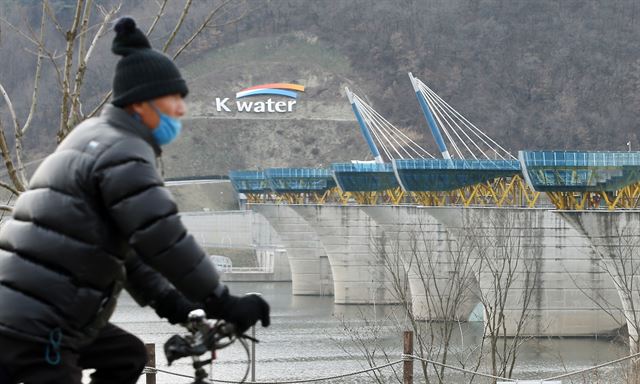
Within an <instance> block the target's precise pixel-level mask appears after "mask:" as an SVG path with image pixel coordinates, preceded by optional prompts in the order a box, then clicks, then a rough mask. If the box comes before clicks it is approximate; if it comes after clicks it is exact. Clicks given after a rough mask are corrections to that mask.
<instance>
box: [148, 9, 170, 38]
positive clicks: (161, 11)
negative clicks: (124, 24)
mask: <svg viewBox="0 0 640 384" xmlns="http://www.w3.org/2000/svg"><path fill="white" fill-rule="evenodd" d="M168 1H169V0H164V1H163V2H162V4H160V9H158V13H157V14H156V17H155V18H154V19H153V23H151V26H150V27H149V29H148V30H147V36H150V35H151V33H152V32H153V30H154V29H155V28H156V25H157V24H158V20H160V18H161V17H162V15H163V14H164V8H165V7H166V6H167V2H168Z"/></svg>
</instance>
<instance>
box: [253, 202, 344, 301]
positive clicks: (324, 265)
mask: <svg viewBox="0 0 640 384" xmlns="http://www.w3.org/2000/svg"><path fill="white" fill-rule="evenodd" d="M250 208H251V209H252V210H253V211H255V212H258V213H260V214H261V215H262V216H264V217H265V218H266V220H267V221H269V223H271V226H272V227H273V228H274V229H275V230H276V232H277V233H278V236H279V238H280V240H281V241H282V245H283V246H284V247H285V248H286V249H287V256H288V259H289V265H290V267H291V281H292V288H291V290H292V293H293V294H294V295H321V296H322V295H332V294H333V278H332V275H331V267H330V265H329V261H328V258H327V254H326V253H325V251H324V247H323V246H322V243H320V240H319V239H318V235H317V234H316V232H315V231H314V230H313V229H312V228H311V227H310V226H309V224H308V223H307V222H306V221H305V220H304V219H303V218H302V217H300V215H298V214H297V213H296V212H295V211H294V210H292V209H291V208H290V207H289V206H287V205H282V204H251V205H250Z"/></svg>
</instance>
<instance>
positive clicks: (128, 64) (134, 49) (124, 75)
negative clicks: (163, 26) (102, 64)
mask: <svg viewBox="0 0 640 384" xmlns="http://www.w3.org/2000/svg"><path fill="white" fill-rule="evenodd" d="M113 29H114V31H115V32H116V37H115V38H114V39H113V43H112V45H111V51H112V52H113V53H115V54H116V55H120V56H122V58H121V59H120V61H118V65H117V66H116V74H115V76H114V78H113V100H112V101H111V103H112V104H113V105H115V106H118V107H124V106H126V105H129V104H132V103H136V102H141V101H146V100H152V99H155V98H157V97H161V96H165V95H170V94H173V93H179V94H181V95H182V96H183V97H184V96H186V95H187V93H189V89H188V88H187V83H186V82H185V81H184V79H183V78H182V76H181V75H180V71H179V70H178V67H176V65H175V64H174V63H173V60H171V59H170V58H169V57H168V56H167V55H165V54H164V53H162V52H159V51H156V50H155V49H152V48H151V45H150V44H149V40H147V37H146V36H145V35H144V33H143V32H142V31H141V30H140V29H139V28H137V27H136V22H135V21H134V20H133V19H132V18H130V17H122V18H120V19H118V20H117V21H116V23H115V27H114V28H113Z"/></svg>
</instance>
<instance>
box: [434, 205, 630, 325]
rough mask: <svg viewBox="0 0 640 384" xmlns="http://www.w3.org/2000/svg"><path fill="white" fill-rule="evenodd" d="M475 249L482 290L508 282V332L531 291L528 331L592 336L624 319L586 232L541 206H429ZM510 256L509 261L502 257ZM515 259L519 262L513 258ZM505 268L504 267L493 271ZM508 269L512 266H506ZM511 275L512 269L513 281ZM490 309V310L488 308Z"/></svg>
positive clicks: (490, 293) (488, 293)
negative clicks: (534, 207) (501, 270)
mask: <svg viewBox="0 0 640 384" xmlns="http://www.w3.org/2000/svg"><path fill="white" fill-rule="evenodd" d="M424 209H425V210H426V211H428V212H429V214H430V215H432V216H433V217H434V218H436V219H437V220H438V221H440V222H441V223H443V224H444V225H445V226H446V227H447V229H448V230H449V231H450V232H451V233H452V234H453V235H454V236H456V237H457V238H458V241H459V243H460V244H461V245H462V246H463V247H465V248H467V249H470V250H472V253H473V255H474V256H475V260H474V261H473V263H474V269H475V270H476V274H477V276H478V282H479V284H480V292H481V295H482V297H484V298H485V300H488V301H489V302H490V301H491V300H492V299H493V298H495V297H496V295H498V294H500V290H498V289H496V287H497V286H498V285H500V286H502V287H506V288H507V289H504V288H503V289H502V292H506V293H507V294H508V296H507V299H506V306H505V316H506V318H507V335H513V334H515V332H516V331H515V329H516V326H517V321H518V319H519V318H520V313H521V311H522V307H523V302H524V300H525V299H526V298H527V297H528V295H527V294H526V293H527V292H531V295H530V301H529V304H528V308H530V309H531V311H530V315H529V316H527V319H526V322H525V324H524V328H523V332H522V334H524V335H530V336H590V335H597V334H600V335H602V334H607V333H613V332H615V331H616V330H617V329H618V328H619V327H620V326H621V325H622V324H623V323H622V321H621V320H622V319H621V318H620V316H614V317H612V316H611V315H610V314H609V313H607V312H612V313H614V314H615V313H616V311H615V308H616V307H619V302H620V301H619V298H618V297H617V292H616V290H615V288H614V286H613V284H612V281H611V279H610V278H609V277H608V276H607V275H606V274H605V273H604V272H603V271H602V269H601V267H600V261H599V257H598V256H597V255H596V254H595V253H594V252H593V251H592V249H591V247H590V244H589V242H588V240H587V238H586V237H585V236H584V235H583V234H580V233H578V231H576V230H575V229H573V228H572V227H571V226H569V225H568V224H567V223H566V222H565V221H564V220H562V219H561V218H560V217H559V216H557V215H556V214H554V213H552V212H551V211H547V210H544V209H518V208H454V207H439V208H434V207H431V208H424ZM507 259H509V260H510V261H511V264H508V263H505V261H506V260H507ZM516 261H517V263H516ZM501 267H505V269H503V271H504V272H503V273H502V274H500V273H497V272H496V270H498V269H500V268H501ZM509 270H511V271H512V273H511V274H509V273H506V272H507V271H509ZM508 275H511V276H512V279H511V280H512V281H509V278H508ZM485 316H486V314H485Z"/></svg>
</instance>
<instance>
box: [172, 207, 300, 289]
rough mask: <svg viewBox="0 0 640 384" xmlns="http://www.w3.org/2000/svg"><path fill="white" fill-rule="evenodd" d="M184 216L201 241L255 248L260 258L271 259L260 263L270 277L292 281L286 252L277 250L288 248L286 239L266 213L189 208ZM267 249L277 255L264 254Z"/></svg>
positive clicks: (228, 246) (218, 245)
mask: <svg viewBox="0 0 640 384" xmlns="http://www.w3.org/2000/svg"><path fill="white" fill-rule="evenodd" d="M181 218H182V222H183V223H184V225H185V226H186V227H187V229H188V230H189V232H190V233H191V234H192V235H193V236H194V237H195V238H196V240H197V241H198V242H199V243H200V245H202V246H204V247H213V248H244V249H251V250H254V251H255V253H256V256H257V257H256V258H257V260H258V262H260V260H270V262H269V265H260V263H259V264H258V267H261V268H263V269H264V270H265V272H264V273H266V274H267V275H269V279H267V280H269V281H291V269H290V266H289V263H288V262H287V257H286V253H284V254H283V253H282V252H277V250H278V249H285V248H284V246H283V242H282V240H281V239H280V238H279V237H278V234H277V232H276V231H275V230H274V229H273V228H272V227H271V225H270V224H269V222H268V221H267V220H266V219H265V218H264V216H262V215H260V214H257V213H255V212H252V211H219V212H185V213H182V214H181ZM265 252H274V257H272V258H262V257H260V255H261V254H263V253H265ZM230 275H231V274H230V273H228V274H227V276H230ZM237 278H238V277H237ZM237 278H235V279H236V280H237ZM231 279H232V278H231V277H229V280H231ZM252 279H255V277H252ZM234 281H235V280H234Z"/></svg>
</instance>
